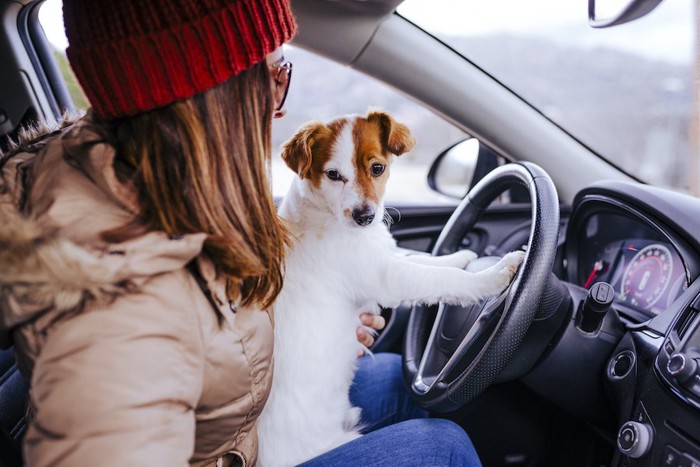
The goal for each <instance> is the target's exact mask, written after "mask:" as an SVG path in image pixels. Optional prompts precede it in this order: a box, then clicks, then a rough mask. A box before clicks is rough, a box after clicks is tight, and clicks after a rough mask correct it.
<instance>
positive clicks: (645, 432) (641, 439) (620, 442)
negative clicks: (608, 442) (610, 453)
mask: <svg viewBox="0 0 700 467" xmlns="http://www.w3.org/2000/svg"><path fill="white" fill-rule="evenodd" d="M652 438H653V434H652V431H651V427H650V426H649V425H647V424H645V423H639V422H627V423H625V424H624V425H622V427H620V431H619V432H618V434H617V447H618V449H619V450H620V452H621V453H622V454H624V455H625V456H627V457H631V458H632V459H639V458H640V457H643V456H644V455H646V453H648V452H649V449H650V448H651V444H652Z"/></svg>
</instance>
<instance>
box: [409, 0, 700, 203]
mask: <svg viewBox="0 0 700 467" xmlns="http://www.w3.org/2000/svg"><path fill="white" fill-rule="evenodd" d="M586 3H587V2H583V1H581V2H568V1H561V0H537V1H533V2H523V1H522V0H494V1H491V2H488V1H483V0H464V1H461V2H454V1H451V0H435V1H433V2H424V1H421V0H407V1H405V2H404V3H403V4H402V5H401V6H400V7H399V9H398V12H399V14H401V15H402V16H404V17H406V18H407V19H409V20H410V21H412V22H414V23H415V24H417V25H418V26H420V27H422V28H424V29H425V30H426V31H428V32H430V33H432V34H434V35H436V36H437V37H439V38H440V39H442V40H444V41H445V42H447V43H448V44H450V45H451V46H452V47H454V48H455V49H456V50H457V51H459V52H460V53H462V54H463V55H464V56H465V57H466V58H468V59H469V60H471V61H472V62H473V63H475V64H476V65H478V66H480V67H481V68H483V69H484V70H485V71H487V72H488V73H490V74H491V75H492V76H494V77H495V78H496V79H498V80H499V81H500V82H502V83H503V84H504V85H506V86H507V87H509V88H510V89H511V90H513V91H514V92H515V93H517V94H518V95H520V96H521V97H522V98H524V99H525V100H526V101H528V102H529V103H530V104H531V105H533V106H534V107H536V108H538V109H539V110H540V111H541V112H542V113H543V114H544V115H546V116H547V117H549V118H550V119H551V120H553V121H554V122H555V123H557V124H559V125H560V126H561V127H562V128H564V129H565V130H567V131H568V132H570V133H571V134H572V135H573V136H574V137H576V138H578V139H579V140H580V141H582V142H583V143H584V144H586V145H587V146H588V147H590V148H591V149H592V150H594V151H595V152H597V153H598V154H600V155H601V157H603V158H605V159H607V160H608V161H610V162H612V163H613V164H615V165H617V166H619V167H621V168H622V169H623V170H625V171H626V172H628V173H630V174H632V175H634V176H636V177H638V178H640V179H642V180H643V181H645V182H647V183H651V184H655V185H661V186H665V187H669V188H673V189H676V190H681V191H692V190H695V194H696V195H700V186H698V177H699V176H700V172H698V170H700V169H699V166H700V147H699V146H700V138H699V137H697V126H698V123H697V122H698V110H699V109H700V107H699V106H698V103H697V102H698V101H697V96H698V95H699V92H700V91H699V89H700V88H697V86H698V84H697V83H698V82H699V81H698V79H697V77H696V78H695V79H694V78H693V72H694V71H693V70H694V69H695V72H696V73H697V71H698V70H699V69H700V68H698V60H699V59H698V56H696V55H697V54H698V52H697V51H696V50H694V46H693V44H694V42H695V41H696V40H697V39H696V34H697V29H698V25H697V24H695V23H694V21H700V20H697V14H696V12H695V10H694V8H693V3H694V2H692V1H690V0H673V1H665V2H662V3H661V4H660V5H659V6H658V8H657V9H656V10H654V11H652V12H651V13H650V14H649V15H647V16H645V17H643V18H641V19H638V20H636V21H633V22H631V23H628V24H624V25H620V26H616V27H613V28H610V29H602V30H601V29H593V28H591V27H590V26H589V25H588V21H587V18H588V14H587V9H586V8H587V4H586ZM694 83H696V84H694ZM694 87H695V88H694ZM693 96H695V97H693ZM694 136H695V137H694ZM693 174H694V175H693Z"/></svg>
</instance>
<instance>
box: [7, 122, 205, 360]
mask: <svg viewBox="0 0 700 467" xmlns="http://www.w3.org/2000/svg"><path fill="white" fill-rule="evenodd" d="M42 130H43V132H44V134H43V135H42V136H40V135H38V134H36V133H34V134H32V133H27V134H25V136H24V138H23V141H20V143H19V144H18V145H17V147H15V148H14V149H13V150H12V152H10V153H8V154H6V155H5V156H2V157H1V158H0V346H6V345H8V344H9V343H10V341H9V335H10V333H11V331H12V330H13V329H14V328H15V327H17V326H19V325H21V324H23V323H26V322H29V321H31V320H34V319H36V318H38V317H39V316H40V315H44V314H47V313H50V314H53V315H56V317H57V318H58V317H60V315H61V314H63V313H69V312H72V311H75V310H77V309H80V308H81V307H82V306H84V305H85V304H86V302H87V301H95V302H101V301H105V300H111V299H113V298H114V297H116V296H118V295H120V294H122V293H124V292H126V291H128V290H130V289H133V288H136V287H138V286H139V285H140V283H142V282H143V281H145V280H147V279H148V278H149V277H151V276H154V275H157V274H159V273H162V272H167V271H172V270H175V269H179V268H182V267H183V266H184V265H186V264H187V263H188V262H189V261H191V260H192V259H193V258H195V257H196V256H197V255H199V253H200V252H201V250H202V245H203V243H204V240H205V238H206V235H205V234H193V235H186V236H184V237H178V238H177V239H170V238H168V237H167V236H166V235H165V234H164V233H162V232H156V233H150V234H147V235H144V236H143V237H140V238H137V239H134V240H131V241H128V242H124V243H120V244H106V243H105V242H103V241H102V240H101V239H100V233H101V232H102V231H104V230H107V229H109V228H112V227H116V226H118V225H121V224H123V223H124V222H125V221H126V220H128V219H129V218H130V216H132V215H133V214H134V213H135V212H136V204H135V203H136V201H135V197H134V195H133V192H132V191H131V190H130V189H129V187H128V186H125V185H124V184H123V183H121V182H120V181H119V180H118V178H117V176H116V174H115V173H114V171H113V170H111V169H110V168H111V166H112V164H113V159H114V151H113V150H112V148H111V147H110V146H108V145H107V144H105V143H104V142H103V141H101V139H100V138H99V137H98V135H96V134H95V133H93V132H92V131H91V130H90V129H89V127H88V126H86V125H85V124H84V122H82V121H81V122H78V123H75V124H72V125H62V126H61V127H60V128H55V129H53V131H52V129H50V128H44V129H42ZM77 158H80V165H79V167H78V166H76V165H75V164H72V163H71V161H76V160H77Z"/></svg>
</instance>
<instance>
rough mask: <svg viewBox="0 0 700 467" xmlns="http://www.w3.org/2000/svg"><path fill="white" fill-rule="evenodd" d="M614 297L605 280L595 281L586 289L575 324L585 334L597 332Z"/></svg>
mask: <svg viewBox="0 0 700 467" xmlns="http://www.w3.org/2000/svg"><path fill="white" fill-rule="evenodd" d="M614 299H615V290H614V289H613V288H612V286H611V285H610V284H608V283H607V282H596V283H595V284H593V285H592V286H591V288H590V289H588V296H587V297H586V299H585V300H584V301H583V305H581V309H580V310H579V313H578V316H577V318H576V326H577V327H578V328H579V329H580V330H581V331H583V332H584V333H586V334H594V333H596V332H598V330H599V329H600V326H601V324H602V323H603V318H605V314H606V313H607V312H608V310H609V309H610V305H612V302H613V300H614Z"/></svg>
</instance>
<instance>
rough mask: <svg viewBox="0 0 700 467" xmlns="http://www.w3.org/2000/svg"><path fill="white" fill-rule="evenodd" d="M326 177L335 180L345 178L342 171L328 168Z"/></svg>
mask: <svg viewBox="0 0 700 467" xmlns="http://www.w3.org/2000/svg"><path fill="white" fill-rule="evenodd" d="M326 177H328V178H330V179H331V180H333V181H334V182H337V181H340V180H342V179H343V177H342V175H340V172H338V171H337V170H334V169H330V170H326Z"/></svg>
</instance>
